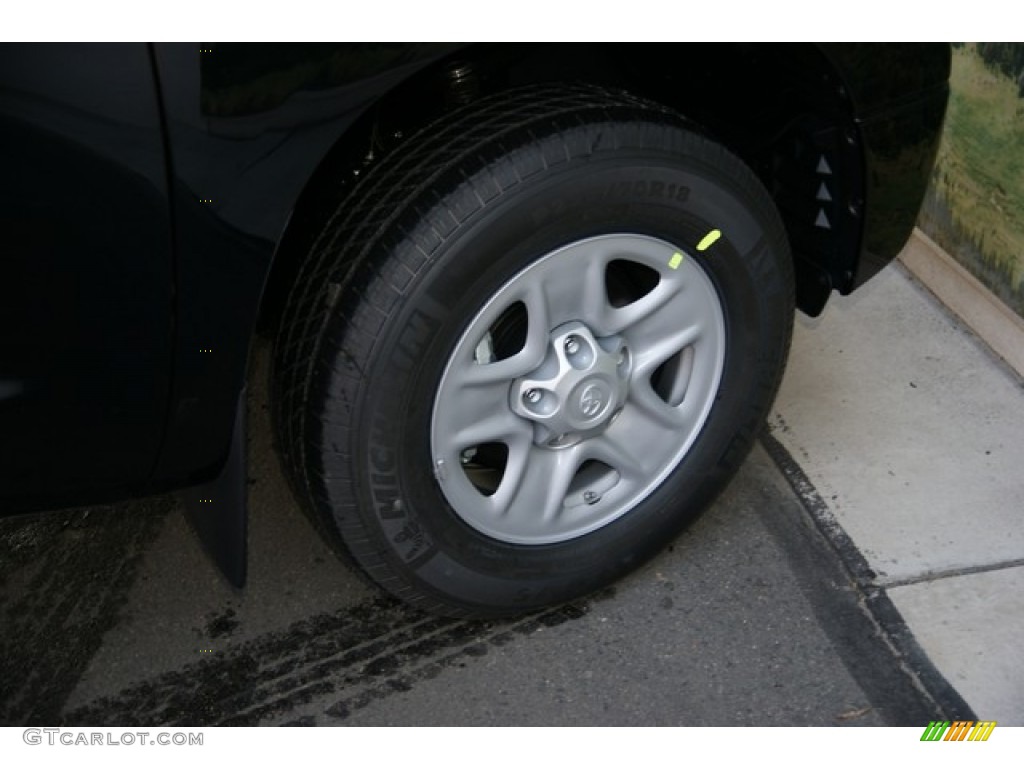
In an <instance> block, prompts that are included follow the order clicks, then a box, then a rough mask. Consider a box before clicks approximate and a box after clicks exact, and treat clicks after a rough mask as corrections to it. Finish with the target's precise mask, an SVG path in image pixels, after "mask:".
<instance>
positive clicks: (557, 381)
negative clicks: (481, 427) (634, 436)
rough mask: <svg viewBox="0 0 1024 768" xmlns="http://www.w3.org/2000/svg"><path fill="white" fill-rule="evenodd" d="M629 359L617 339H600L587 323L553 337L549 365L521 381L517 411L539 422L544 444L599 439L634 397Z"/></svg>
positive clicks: (514, 399) (513, 399) (514, 396)
mask: <svg viewBox="0 0 1024 768" xmlns="http://www.w3.org/2000/svg"><path fill="white" fill-rule="evenodd" d="M630 363H631V360H630V355H629V350H628V349H627V348H626V345H625V342H624V341H623V339H622V338H620V337H618V336H611V337H605V338H601V339H598V338H596V337H595V336H594V334H593V333H592V332H591V331H590V329H589V328H587V326H586V325H585V324H583V323H580V322H572V323H567V324H565V325H562V326H559V327H558V328H556V329H555V330H554V331H552V332H551V336H550V344H549V347H548V351H547V354H546V355H545V357H544V361H543V362H542V363H541V364H540V365H539V366H537V368H536V369H535V370H534V371H532V372H531V373H530V374H528V375H526V376H524V377H522V378H519V379H516V380H515V381H514V382H513V384H512V389H511V392H510V393H509V404H510V406H511V408H512V410H513V411H514V412H515V413H517V414H518V415H519V416H522V417H524V418H526V419H529V420H530V421H532V422H534V426H535V434H534V440H535V441H536V442H537V444H539V445H544V446H547V447H551V448H564V447H566V446H569V445H575V444H576V443H578V442H579V441H580V440H582V439H584V438H587V437H590V436H592V435H594V434H597V433H598V432H600V431H601V430H603V429H604V428H605V426H607V424H608V422H610V421H611V419H612V417H613V416H614V415H615V413H616V412H618V410H619V409H620V408H621V407H622V404H623V403H624V402H625V400H626V396H627V394H628V392H629V374H630Z"/></svg>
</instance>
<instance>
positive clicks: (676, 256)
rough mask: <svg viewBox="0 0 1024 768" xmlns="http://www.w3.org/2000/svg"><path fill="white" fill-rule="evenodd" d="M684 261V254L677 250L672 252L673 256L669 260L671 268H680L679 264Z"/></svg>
mask: <svg viewBox="0 0 1024 768" xmlns="http://www.w3.org/2000/svg"><path fill="white" fill-rule="evenodd" d="M682 263H683V254H681V253H679V251H676V252H675V253H673V254H672V258H671V259H669V260H668V268H669V269H679V265H680V264H682Z"/></svg>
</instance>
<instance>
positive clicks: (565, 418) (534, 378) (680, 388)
mask: <svg viewBox="0 0 1024 768" xmlns="http://www.w3.org/2000/svg"><path fill="white" fill-rule="evenodd" d="M725 347H726V333H725V320H724V316H723V312H722V307H721V303H720V299H719V295H718V292H717V291H716V289H715V287H714V285H713V284H712V282H711V280H710V279H709V278H708V276H707V274H706V273H705V271H704V270H703V269H702V268H701V266H700V265H699V264H698V263H697V262H696V261H695V260H694V259H693V258H692V257H691V256H690V255H689V254H687V253H686V252H685V251H684V250H682V249H681V248H678V247H676V246H674V245H672V244H670V243H667V242H665V241H663V240H659V239H656V238H653V237H648V236H644V235H637V234H614V235H604V236H600V237H594V238H588V239H585V240H580V241H578V242H575V243H572V244H570V245H567V246H565V247H563V248H560V249H558V250H556V251H553V252H552V253H550V254H548V255H546V256H544V257H543V258H541V259H539V260H538V261H536V262H534V263H533V264H531V265H530V266H529V267H527V268H526V269H524V270H522V271H521V272H519V274H517V275H515V276H514V277H513V278H512V279H511V280H509V281H508V282H507V283H505V284H504V285H503V286H502V287H501V288H500V289H499V290H498V291H497V293H496V294H495V295H494V296H493V297H492V298H491V299H490V300H489V301H488V302H487V303H486V305H485V306H484V307H483V308H482V309H481V310H480V311H479V312H478V313H477V315H476V316H475V317H474V318H473V319H472V320H471V321H470V323H469V325H468V327H467V329H466V331H465V332H464V333H463V335H462V337H461V338H460V339H459V341H458V343H457V344H456V346H455V350H454V352H453V353H452V355H451V357H450V359H449V361H448V364H447V366H446V368H445V371H444V373H443V374H442V377H441V381H440V385H439V386H438V390H437V396H436V399H435V402H434V409H433V415H432V419H431V430H430V440H431V455H432V457H433V461H434V467H433V471H434V475H435V477H436V478H437V480H438V483H439V485H440V487H441V490H442V492H443V494H444V496H445V498H446V499H447V501H448V503H449V504H450V505H451V507H452V509H453V510H454V511H455V513H456V514H457V515H458V516H459V517H460V518H461V519H462V520H463V521H464V522H466V523H467V524H468V525H470V526H472V527H473V528H475V529H476V530H477V531H479V532H480V533H483V534H485V535H487V536H490V537H493V538H495V539H497V540H499V541H502V542H506V543H510V544H532V545H539V544H551V543H556V542H561V541H566V540H569V539H573V538H576V537H578V536H583V535H585V534H587V533H590V532H591V531H594V530H596V529H598V528H600V527H602V526H604V525H607V524H608V523H610V522H612V521H614V520H616V519H617V518H619V517H621V516H622V515H624V514H626V513H627V512H628V511H629V510H630V509H632V508H633V507H635V506H636V505H637V504H639V503H640V502H641V501H643V500H644V499H645V498H646V497H647V496H648V495H650V494H651V493H652V492H653V491H654V490H655V489H657V488H658V486H659V485H660V484H661V483H662V482H663V481H664V480H665V478H666V477H667V476H668V475H669V474H670V473H671V472H672V470H673V469H675V467H676V466H677V465H678V464H679V462H680V461H681V460H682V459H683V457H684V456H685V455H686V453H687V451H688V450H689V449H690V446H691V445H692V444H693V442H694V441H695V440H696V438H697V436H698V434H699V433H700V430H701V428H702V427H703V425H704V422H705V420H706V419H707V416H708V414H709V412H710V411H711V407H712V404H713V403H714V400H715V397H716V394H717V392H718V385H719V381H720V379H721V376H722V369H723V366H724V361H725Z"/></svg>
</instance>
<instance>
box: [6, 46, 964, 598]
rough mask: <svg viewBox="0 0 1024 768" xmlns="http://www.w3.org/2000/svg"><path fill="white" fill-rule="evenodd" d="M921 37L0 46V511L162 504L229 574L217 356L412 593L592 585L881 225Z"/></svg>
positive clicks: (930, 103)
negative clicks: (263, 395)
mask: <svg viewBox="0 0 1024 768" xmlns="http://www.w3.org/2000/svg"><path fill="white" fill-rule="evenodd" d="M949 65H950V55H949V48H948V46H945V45H930V44H929V45H868V44H864V45H860V44H843V45H822V46H815V45H807V44H792V45H790V44H786V45H750V44H736V45H725V44H702V45H693V44H678V45H626V44H575V45H553V44H530V45H525V44H524V45H491V44H488V45H455V44H452V45H442V44H429V45H428V44H338V45H333V44H332V45H329V44H309V45H297V44H287V45H283V44H281V45H278V44H230V45H219V44H209V43H197V44H194V45H185V44H155V45H145V44H112V45H30V44H26V45H22V44H5V45H2V46H0V169H2V174H0V200H2V203H0V238H2V239H0V242H2V246H0V512H2V513H3V514H17V513H24V512H30V511H39V510H43V509H53V508H56V507H58V506H67V505H79V504H86V503H96V502H100V501H106V500H113V499H116V498H120V497H126V496H133V495H146V494H154V493H163V492H168V491H180V492H181V493H182V495H183V498H184V499H185V500H186V508H187V511H188V514H189V516H190V518H191V519H192V521H193V523H194V525H195V528H196V530H197V531H198V533H199V536H200V538H201V539H202V540H203V542H204V544H205V545H206V546H207V548H208V549H209V550H210V552H211V553H212V554H213V556H214V557H215V558H216V560H217V562H218V564H219V565H220V567H221V568H222V570H223V571H224V573H225V575H226V576H227V577H228V578H229V579H231V580H232V581H233V582H235V583H236V584H241V583H242V582H244V578H245V558H246V554H245V540H246V506H245V495H246V472H247V467H246V457H245V444H246V437H245V421H246V410H245V408H246V388H247V376H248V375H249V371H250V369H251V366H250V365H249V362H250V357H251V351H252V349H253V343H254V339H256V338H257V336H258V335H260V334H262V335H267V336H270V337H271V338H272V341H273V345H274V353H273V371H272V383H271V391H272V400H273V409H274V419H275V426H276V440H277V449H278V451H279V452H280V454H281V457H282V460H283V464H284V465H285V467H286V469H287V472H288V475H289V478H290V481H291V484H292V487H293V490H294V492H295V494H296V495H297V497H298V498H299V499H300V500H301V502H302V504H303V506H304V507H305V508H306V509H307V511H308V512H309V513H310V515H311V517H312V519H313V520H314V521H315V522H316V524H317V525H318V526H319V528H320V530H321V531H322V532H323V534H324V535H325V536H326V537H327V538H328V539H329V540H330V541H332V542H333V543H334V545H335V546H336V548H337V550H338V552H339V554H341V555H343V556H345V557H347V558H348V559H349V560H350V561H351V562H353V563H354V564H355V565H356V566H357V567H358V568H360V569H361V570H362V571H363V572H364V573H365V574H367V575H368V576H369V577H371V578H372V579H373V580H375V581H376V582H377V583H379V584H380V585H381V586H382V587H384V588H385V589H387V590H389V591H391V592H392V593H393V594H395V595H398V596H399V597H401V598H403V599H405V600H408V601H410V602H412V603H413V604H415V605H417V606H420V607H422V608H423V609H425V610H428V611H434V612H438V613H442V614H447V615H454V616H497V615H503V614H508V613H514V612H519V611H526V610H530V609H533V608H536V607H538V606H541V605H546V604H550V603H554V602H558V601H563V600H566V599H568V598H571V597H574V596H577V595H580V594H583V593H586V592H589V591H591V590H594V589H597V588H599V587H601V586H603V585H605V584H607V583H608V582H610V581H612V580H614V579H616V578H618V577H619V576H621V575H622V574H624V573H626V572H627V571H629V570H630V569H632V568H634V567H636V566H637V565H638V564H640V563H641V562H642V561H644V559H645V558H648V557H650V556H651V555H652V554H654V553H655V552H657V551H658V549H659V548H661V547H662V546H664V545H665V544H666V543H668V542H669V541H671V540H672V538H673V537H674V536H675V535H676V534H677V533H678V532H679V530H680V529H681V528H682V527H683V526H684V525H685V524H686V523H687V522H688V521H689V520H690V519H692V518H693V516H694V515H696V514H697V513H698V512H699V511H700V510H701V509H702V508H704V507H705V506H706V505H707V504H708V503H709V501H710V500H711V499H712V498H713V497H714V495H715V494H716V493H717V492H718V491H719V490H720V489H721V488H722V487H723V486H724V484H725V483H726V482H727V480H728V479H729V477H730V476H731V475H732V474H733V473H734V471H735V470H736V469H737V467H738V465H739V464H740V462H741V461H742V460H743V458H744V456H745V455H746V453H747V451H748V449H749V448H750V446H751V444H752V441H753V440H754V438H755V437H756V435H757V433H758V430H759V429H760V427H761V425H762V423H763V421H764V418H765V414H766V412H767V410H768V408H769V407H770V405H771V403H772V399H773V397H774V395H775V392H776V389H777V387H778V384H779V380H780V377H781V375H782V371H783V367H784V364H785V360H786V355H787V350H788V347H789V340H790V334H791V329H792V322H793V315H794V308H799V309H801V310H803V311H804V312H807V313H808V314H812V315H813V314H816V313H818V312H820V311H821V310H822V308H823V306H824V304H825V302H826V300H827V298H828V296H829V295H830V293H831V292H832V291H833V290H836V291H839V292H840V293H848V292H850V291H853V290H855V289H856V288H857V287H858V286H860V285H861V284H862V283H864V282H865V281H866V280H867V279H868V278H870V277H871V276H872V275H873V274H875V273H876V272H878V270H879V269H881V268H882V267H883V266H884V265H885V264H886V263H887V262H888V261H889V260H891V259H892V258H893V257H894V256H895V255H896V254H897V253H898V251H899V250H900V249H901V247H902V246H903V244H904V242H905V241H906V238H907V237H908V235H909V233H910V231H911V228H912V227H913V224H914V220H915V217H916V214H917V209H918V206H919V204H920V201H921V198H922V195H923V193H924V190H925V187H926V185H927V182H928V178H929V173H930V170H931V166H932V163H933V159H934V156H935V152H936V148H937V144H938V140H939V134H940V129H941V125H942V119H943V114H944V110H945V106H946V100H947V79H948V75H949Z"/></svg>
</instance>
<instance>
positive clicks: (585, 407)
mask: <svg viewBox="0 0 1024 768" xmlns="http://www.w3.org/2000/svg"><path fill="white" fill-rule="evenodd" d="M604 402H605V398H604V392H602V391H601V387H599V386H598V385H597V384H591V385H590V386H589V387H587V388H586V389H584V390H583V394H581V395H580V412H581V413H582V414H583V415H584V416H586V417H587V418H591V417H593V416H596V415H597V414H599V413H600V412H601V409H602V408H604Z"/></svg>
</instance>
